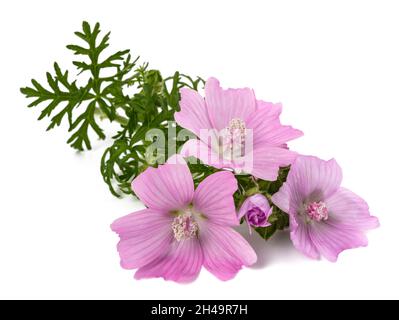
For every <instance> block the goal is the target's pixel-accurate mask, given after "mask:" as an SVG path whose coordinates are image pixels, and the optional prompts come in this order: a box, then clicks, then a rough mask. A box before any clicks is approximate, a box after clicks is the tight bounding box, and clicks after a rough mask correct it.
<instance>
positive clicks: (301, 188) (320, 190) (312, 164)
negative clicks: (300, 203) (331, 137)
mask: <svg viewBox="0 0 399 320" xmlns="http://www.w3.org/2000/svg"><path fill="white" fill-rule="evenodd" d="M341 181H342V171H341V168H340V167H339V165H338V163H337V162H336V161H335V160H334V159H331V160H329V161H324V160H321V159H319V158H317V157H313V156H299V157H298V158H297V159H296V161H295V162H294V164H293V165H292V167H291V170H290V173H289V175H288V178H287V183H288V184H289V185H290V186H291V189H292V190H295V191H296V192H299V193H300V194H302V197H303V199H309V200H315V201H319V200H322V199H326V198H327V197H329V196H330V195H332V194H333V193H334V192H336V191H337V190H338V188H339V186H340V185H341Z"/></svg>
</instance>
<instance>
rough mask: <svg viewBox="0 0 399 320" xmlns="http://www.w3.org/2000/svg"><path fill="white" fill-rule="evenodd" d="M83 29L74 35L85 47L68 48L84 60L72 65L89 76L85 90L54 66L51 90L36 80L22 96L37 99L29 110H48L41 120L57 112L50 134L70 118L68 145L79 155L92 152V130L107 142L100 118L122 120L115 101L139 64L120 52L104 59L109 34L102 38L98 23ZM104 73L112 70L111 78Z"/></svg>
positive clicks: (48, 78)
mask: <svg viewBox="0 0 399 320" xmlns="http://www.w3.org/2000/svg"><path fill="white" fill-rule="evenodd" d="M82 29H83V31H82V32H75V35H76V36H78V37H79V38H80V39H81V40H83V42H84V44H83V45H72V44H71V45H68V46H67V48H68V49H70V50H72V51H73V52H74V54H75V55H78V56H80V57H81V58H82V59H81V60H79V61H73V64H74V65H75V66H76V67H77V68H78V70H79V71H80V73H79V74H81V73H84V72H88V73H89V79H88V80H87V82H86V84H85V85H84V86H78V85H77V80H73V81H70V80H69V79H68V74H69V73H68V71H65V72H62V71H61V68H60V67H59V65H58V64H57V63H54V72H53V74H51V73H50V72H47V74H46V76H47V84H48V87H49V88H48V89H46V88H45V87H44V86H43V85H41V84H40V83H39V82H38V81H36V80H34V79H33V80H32V87H25V88H21V92H22V93H23V94H24V95H25V96H26V97H27V98H35V100H34V101H33V102H32V103H30V104H29V105H28V107H36V106H39V105H40V106H42V105H43V106H45V107H44V109H43V110H42V112H41V114H40V116H39V120H42V119H43V118H45V117H50V116H51V115H52V113H53V112H55V110H57V111H58V113H57V114H55V115H53V116H52V117H51V119H50V125H49V126H48V128H47V130H50V129H53V128H54V127H56V126H59V125H60V124H61V122H62V121H63V119H64V118H67V120H68V125H69V131H70V132H71V133H72V134H71V136H70V137H69V139H68V141H67V142H68V143H70V144H71V146H72V147H73V148H75V149H77V150H80V151H83V150H84V149H85V148H86V149H91V143H90V137H89V129H91V130H93V131H94V132H95V133H96V135H97V136H98V138H100V139H105V134H104V130H103V129H102V128H101V127H100V125H99V123H98V118H99V116H100V117H101V118H107V119H109V120H110V121H114V120H115V119H117V118H119V119H120V116H119V115H118V113H117V109H119V108H121V107H123V106H121V105H119V104H115V100H117V99H118V98H120V96H121V95H123V94H122V87H123V86H124V85H128V84H130V83H132V82H134V75H133V76H131V77H128V74H129V72H130V71H131V70H132V69H133V68H134V67H135V64H136V61H137V59H136V60H132V59H131V56H130V55H129V50H123V51H117V52H115V53H113V54H111V55H109V56H108V57H106V58H104V59H101V58H100V56H102V53H103V51H104V50H105V49H106V48H107V47H108V46H109V43H108V41H109V35H110V33H107V34H106V35H104V36H103V37H102V38H99V34H100V24H98V23H97V24H96V25H95V26H94V28H91V27H90V25H89V24H88V23H87V22H83V26H82ZM105 69H112V70H113V73H112V75H111V76H106V77H102V73H103V71H104V70H105ZM78 108H80V109H79V110H78ZM81 110H82V111H81ZM79 111H81V112H79Z"/></svg>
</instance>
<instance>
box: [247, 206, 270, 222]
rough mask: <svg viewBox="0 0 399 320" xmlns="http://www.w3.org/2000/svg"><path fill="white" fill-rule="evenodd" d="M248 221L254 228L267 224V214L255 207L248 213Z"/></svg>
mask: <svg viewBox="0 0 399 320" xmlns="http://www.w3.org/2000/svg"><path fill="white" fill-rule="evenodd" d="M247 216H248V221H249V223H250V224H251V225H253V226H259V225H261V224H263V223H265V222H266V218H267V217H266V214H265V212H263V211H262V210H261V209H260V208H258V207H255V208H252V209H251V210H249V211H248V213H247Z"/></svg>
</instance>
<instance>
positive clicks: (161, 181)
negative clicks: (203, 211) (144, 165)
mask: <svg viewBox="0 0 399 320" xmlns="http://www.w3.org/2000/svg"><path fill="white" fill-rule="evenodd" d="M132 188H133V191H134V192H135V193H136V194H137V196H138V197H139V198H140V200H141V201H142V202H143V203H144V204H145V205H146V206H147V207H149V208H152V209H158V210H163V211H171V210H178V209H181V208H184V207H186V206H187V205H188V204H190V202H191V200H192V198H193V194H194V183H193V179H192V176H191V173H190V170H189V169H188V166H187V164H186V163H185V162H184V163H181V162H179V163H177V164H172V163H166V164H164V165H161V166H159V167H158V168H156V169H155V168H152V167H149V168H148V169H146V170H145V171H144V172H143V173H141V174H140V175H139V176H138V177H137V178H136V179H134V180H133V182H132Z"/></svg>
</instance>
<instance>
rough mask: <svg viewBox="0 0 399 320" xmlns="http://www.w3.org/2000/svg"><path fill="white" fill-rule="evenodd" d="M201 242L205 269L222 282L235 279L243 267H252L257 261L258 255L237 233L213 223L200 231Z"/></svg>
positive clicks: (207, 224) (209, 223)
mask: <svg viewBox="0 0 399 320" xmlns="http://www.w3.org/2000/svg"><path fill="white" fill-rule="evenodd" d="M200 241H201V246H202V250H203V253H204V267H205V268H206V269H208V271H209V272H211V273H213V274H214V275H215V276H216V277H218V278H219V279H220V280H229V279H232V278H234V276H235V275H236V274H237V272H238V271H239V270H240V269H241V268H242V266H250V265H252V264H254V263H255V262H256V260H257V257H256V253H255V251H254V250H253V249H252V247H251V246H250V245H249V244H248V242H247V241H246V240H245V239H244V238H243V237H242V236H241V235H240V234H239V233H237V232H236V231H234V230H233V229H231V228H228V227H222V226H218V225H215V224H213V223H211V222H208V223H206V226H205V223H204V224H203V226H202V227H201V229H200Z"/></svg>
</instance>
